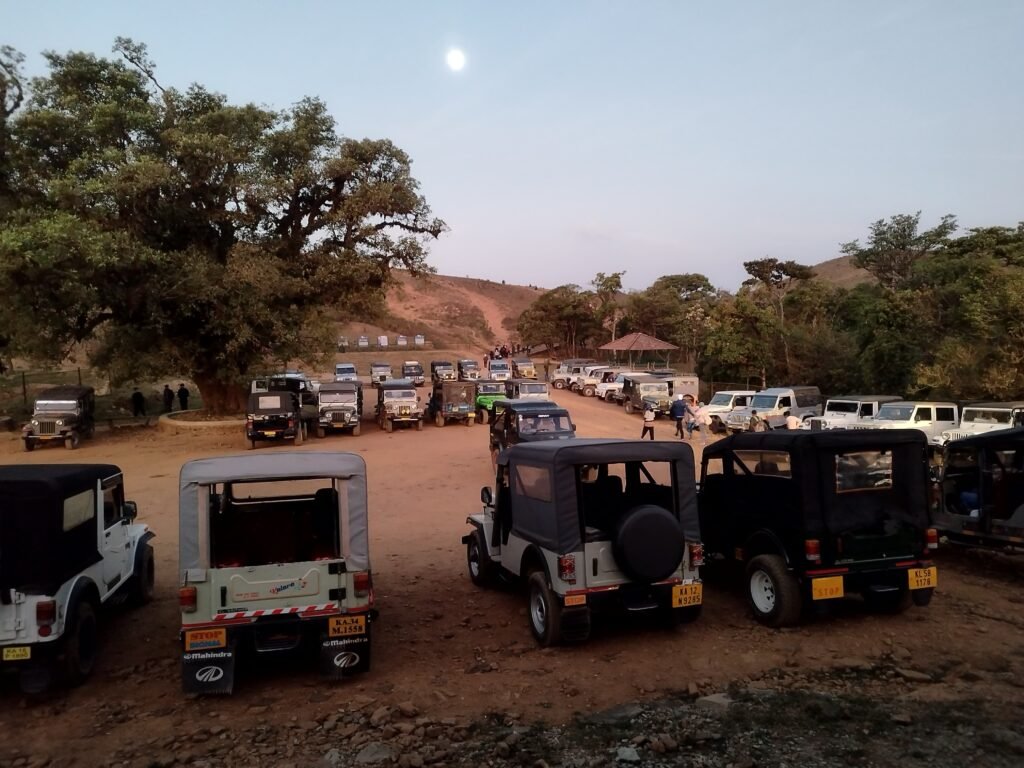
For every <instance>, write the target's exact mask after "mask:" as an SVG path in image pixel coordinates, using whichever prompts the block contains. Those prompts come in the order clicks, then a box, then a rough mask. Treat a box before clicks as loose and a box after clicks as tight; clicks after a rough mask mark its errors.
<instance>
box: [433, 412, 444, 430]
mask: <svg viewBox="0 0 1024 768" xmlns="http://www.w3.org/2000/svg"><path fill="white" fill-rule="evenodd" d="M434 426H435V427H443V426H444V415H443V414H442V413H441V412H440V411H438V412H437V413H435V414H434Z"/></svg>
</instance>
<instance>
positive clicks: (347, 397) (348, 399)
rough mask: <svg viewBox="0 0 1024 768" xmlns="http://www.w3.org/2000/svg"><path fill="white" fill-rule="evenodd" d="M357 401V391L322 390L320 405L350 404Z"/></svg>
mask: <svg viewBox="0 0 1024 768" xmlns="http://www.w3.org/2000/svg"><path fill="white" fill-rule="evenodd" d="M355 402H356V393H355V392H320V405H350V404H354V403H355Z"/></svg>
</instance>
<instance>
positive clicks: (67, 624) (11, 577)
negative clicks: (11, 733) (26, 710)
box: [0, 464, 154, 693]
mask: <svg viewBox="0 0 1024 768" xmlns="http://www.w3.org/2000/svg"><path fill="white" fill-rule="evenodd" d="M0 499H2V504H0V649H2V654H0V671H4V672H11V673H15V674H17V675H18V677H19V684H20V685H21V688H22V690H23V691H25V692H26V693H40V692H42V691H44V690H46V689H47V688H48V687H49V686H50V685H51V683H52V682H53V680H54V678H55V677H58V676H59V677H63V679H64V680H65V682H67V683H69V684H71V685H78V684H79V683H81V682H83V681H84V680H85V679H86V678H87V677H89V675H90V674H92V671H93V667H94V665H95V663H96V658H97V655H98V650H99V632H98V626H97V625H98V622H99V620H100V607H101V606H103V605H106V604H115V603H120V602H125V601H128V600H131V601H132V602H135V603H146V602H149V601H150V600H151V599H152V598H153V578H154V564H153V549H152V547H151V546H150V544H149V541H150V539H152V538H153V536H154V534H153V533H152V531H150V530H149V527H148V526H146V525H144V524H142V523H136V522H134V521H135V517H136V515H137V509H136V506H135V503H134V502H131V501H125V500H124V479H123V477H122V475H121V470H120V469H118V468H117V467H115V466H113V465H110V464H37V465H30V466H25V465H21V466H3V467H0ZM55 673H56V674H55Z"/></svg>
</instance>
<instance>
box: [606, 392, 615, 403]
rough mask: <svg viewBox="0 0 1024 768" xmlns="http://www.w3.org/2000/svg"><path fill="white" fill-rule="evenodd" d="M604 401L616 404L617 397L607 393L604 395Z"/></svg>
mask: <svg viewBox="0 0 1024 768" xmlns="http://www.w3.org/2000/svg"><path fill="white" fill-rule="evenodd" d="M604 401H605V402H606V403H614V402H615V395H613V394H612V393H611V392H605V393H604Z"/></svg>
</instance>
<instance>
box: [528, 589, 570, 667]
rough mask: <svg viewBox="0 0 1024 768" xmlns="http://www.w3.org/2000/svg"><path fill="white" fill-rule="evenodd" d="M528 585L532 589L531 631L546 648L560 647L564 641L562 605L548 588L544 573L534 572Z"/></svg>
mask: <svg viewBox="0 0 1024 768" xmlns="http://www.w3.org/2000/svg"><path fill="white" fill-rule="evenodd" d="M527 584H528V585H529V587H530V608H529V611H528V613H529V615H530V630H531V631H532V632H533V636H534V637H535V638H536V639H537V642H538V643H540V644H541V645H542V646H544V647H545V648H547V647H549V646H552V645H558V643H559V642H560V641H561V639H562V603H561V600H559V598H558V595H556V594H555V593H554V592H552V591H551V587H549V586H548V577H547V576H545V575H544V571H532V572H531V573H530V576H529V578H528V579H527Z"/></svg>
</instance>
